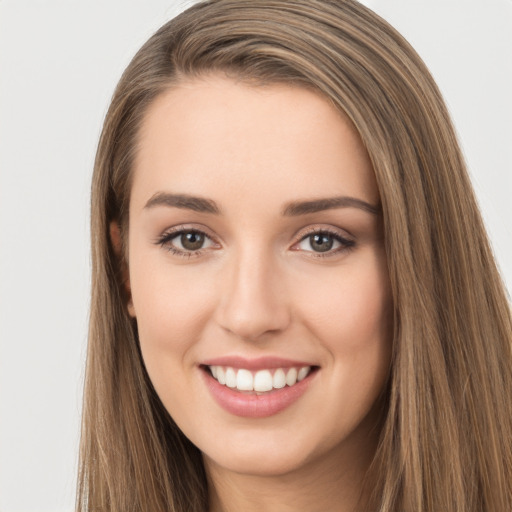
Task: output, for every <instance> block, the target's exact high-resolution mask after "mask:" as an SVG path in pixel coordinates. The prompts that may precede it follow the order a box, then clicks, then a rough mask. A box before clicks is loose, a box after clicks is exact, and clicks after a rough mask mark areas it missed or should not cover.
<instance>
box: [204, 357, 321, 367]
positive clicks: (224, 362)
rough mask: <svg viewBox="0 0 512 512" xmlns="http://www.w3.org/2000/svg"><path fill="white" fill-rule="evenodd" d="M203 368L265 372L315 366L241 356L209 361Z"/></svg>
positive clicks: (296, 361)
mask: <svg viewBox="0 0 512 512" xmlns="http://www.w3.org/2000/svg"><path fill="white" fill-rule="evenodd" d="M201 364H202V365H203V366H229V367H231V368H239V369H240V368H244V369H246V370H263V369H272V368H292V367H295V368H302V367H304V366H315V365H313V364H312V363H311V362H308V361H298V360H295V359H286V358H282V357H274V356H264V357H256V358H252V359H247V358H245V357H241V356H224V357H215V358H213V359H208V360H206V361H203V362H202V363H201Z"/></svg>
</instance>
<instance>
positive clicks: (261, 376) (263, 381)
mask: <svg viewBox="0 0 512 512" xmlns="http://www.w3.org/2000/svg"><path fill="white" fill-rule="evenodd" d="M271 389H272V374H271V373H270V372H269V371H268V370H260V371H258V372H256V375H255V376H254V391H270V390H271Z"/></svg>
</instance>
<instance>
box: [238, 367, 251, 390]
mask: <svg viewBox="0 0 512 512" xmlns="http://www.w3.org/2000/svg"><path fill="white" fill-rule="evenodd" d="M236 387H237V389H239V390H240V391H252V390H253V387H252V373H251V372H250V371H249V370H238V373H237V375H236Z"/></svg>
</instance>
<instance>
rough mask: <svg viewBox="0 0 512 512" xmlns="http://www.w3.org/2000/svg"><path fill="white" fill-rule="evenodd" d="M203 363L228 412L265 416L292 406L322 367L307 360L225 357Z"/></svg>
mask: <svg viewBox="0 0 512 512" xmlns="http://www.w3.org/2000/svg"><path fill="white" fill-rule="evenodd" d="M199 366H200V369H201V370H202V371H201V374H202V376H203V379H204V383H205V385H206V387H207V389H208V390H209V392H210V393H211V396H212V398H213V399H214V400H215V402H217V404H218V405H219V406H220V407H221V408H222V409H224V410H225V411H226V412H228V413H230V414H233V415H235V416H241V417H246V418H265V417H269V416H273V415H274V414H278V413H280V412H282V411H284V410H285V409H288V408H289V407H291V406H292V405H293V404H294V403H295V402H297V401H298V400H300V398H301V397H302V396H303V395H304V394H305V393H306V391H307V390H308V388H309V387H310V386H311V385H312V382H313V381H314V380H315V377H316V375H317V374H318V373H319V370H320V367H319V366H316V365H312V364H308V363H307V362H305V361H301V362H299V361H292V360H287V359H282V358H273V357H263V358H259V359H252V360H250V359H249V360H248V359H245V358H239V357H222V358H218V359H215V360H209V361H205V362H203V363H202V364H201V365H199Z"/></svg>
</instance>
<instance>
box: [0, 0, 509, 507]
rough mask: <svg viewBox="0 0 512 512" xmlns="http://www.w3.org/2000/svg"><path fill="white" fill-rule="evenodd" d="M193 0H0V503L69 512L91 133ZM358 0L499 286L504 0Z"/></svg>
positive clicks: (83, 324) (504, 259) (504, 203)
mask: <svg viewBox="0 0 512 512" xmlns="http://www.w3.org/2000/svg"><path fill="white" fill-rule="evenodd" d="M190 3H191V2H184V1H180V0H178V1H174V2H173V1H172V0H166V1H164V0H138V1H136V0H87V1H85V0H81V1H78V0H0V172H1V174H0V177H1V180H0V315H1V317H0V342H1V345H0V512H61V511H62V512H71V511H72V510H73V507H74V489H75V473H76V464H77V450H78V440H79V422H80V407H81V392H82V379H83V368H84V359H85V345H86V338H87V316H88V312H87V310H88V301H89V298H88V294H89V283H90V278H89V271H90V268H89V267H90V259H89V238H88V237H89V232H88V216H89V183H90V179H91V170H92V165H93V159H94V153H95V146H96V144H97V140H98V136H99V133H100V129H101V124H102V120H103V117H104V115H105V112H106V109H107V105H108V102H109V99H110V97H111V94H112V92H113V89H114V86H115V84H116V82H117V80H118V79H119V76H120V74H121V72H122V70H123V69H124V67H125V66H126V65H127V64H128V62H129V60H130V58H131V57H132V56H133V54H134V53H135V51H136V50H137V49H138V47H139V46H140V45H141V44H142V43H143V42H144V41H145V40H146V39H147V38H148V37H149V36H150V35H151V34H152V33H153V32H154V31H155V30H156V29H157V28H158V27H159V26H160V25H161V24H162V23H163V22H165V21H166V20H168V19H169V18H171V17H172V16H174V15H175V14H176V13H177V12H179V11H180V10H182V9H183V8H184V7H185V6H187V5H189V4H190ZM363 3H365V4H367V5H368V6H369V7H371V8H373V9H374V10H375V11H377V12H378V13H379V14H381V15H382V16H383V17H384V18H386V19H387V20H388V21H390V22H391V24H393V25H394V26H395V27H396V28H398V29H399V30H400V31H401V32H402V33H403V34H404V35H405V36H406V38H407V39H409V41H410V42H411V43H412V44H413V46H415V48H416V49H417V50H418V52H419V53H420V55H421V56H422V57H423V59H424V60H425V61H426V63H427V65H428V66H429V67H430V69H431V71H432V73H433V75H434V77H435V78H436V80H437V81H438V83H439V85H440V88H441V90H442V92H443V94H444V96H445V99H446V101H447V104H448V106H449V109H450V111H451V113H452V116H453V118H454V122H455V126H456V128H457V131H458V133H459V136H460V140H461V143H462V146H463V149H464V152H465V155H466V158H467V161H468V164H469V169H470V172H471V176H472V179H473V182H474V186H475V188H476V191H477V195H478V197H479V201H480V204H481V207H482V210H483V214H484V218H485V220H486V223H487V226H488V229H489V232H490V235H491V239H492V243H493V246H494V249H495V252H496V255H497V259H498V262H499V264H500V266H501V269H502V273H503V276H504V278H505V280H506V283H507V285H508V289H509V290H511V289H512V227H511V220H512V200H511V193H512V149H511V146H512V94H511V92H510V91H512V1H511V0H425V1H419V0H373V1H372V0H367V1H365V2H363ZM468 250H471V248H468Z"/></svg>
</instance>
